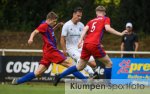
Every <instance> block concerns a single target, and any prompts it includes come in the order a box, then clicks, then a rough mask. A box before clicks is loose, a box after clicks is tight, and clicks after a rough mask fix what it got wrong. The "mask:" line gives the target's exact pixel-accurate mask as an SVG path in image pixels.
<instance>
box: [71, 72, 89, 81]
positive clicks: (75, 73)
mask: <svg viewBox="0 0 150 94" xmlns="http://www.w3.org/2000/svg"><path fill="white" fill-rule="evenodd" d="M72 74H73V75H74V76H75V77H77V78H78V79H87V78H86V77H85V76H84V75H83V74H82V73H81V72H79V71H77V72H74V73H72Z"/></svg>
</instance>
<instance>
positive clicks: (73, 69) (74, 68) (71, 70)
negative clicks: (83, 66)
mask: <svg viewBox="0 0 150 94" xmlns="http://www.w3.org/2000/svg"><path fill="white" fill-rule="evenodd" d="M77 71H78V70H77V68H76V66H71V67H69V68H68V69H67V70H65V71H64V72H62V73H61V74H60V76H59V78H60V79H61V78H63V77H65V76H67V75H69V74H72V73H74V72H77Z"/></svg>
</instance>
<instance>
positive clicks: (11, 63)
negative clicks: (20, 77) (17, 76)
mask: <svg viewBox="0 0 150 94" xmlns="http://www.w3.org/2000/svg"><path fill="white" fill-rule="evenodd" d="M13 64H14V62H13V61H10V62H9V63H7V66H6V71H7V72H8V73H12V72H13V70H11V69H10V67H11V66H12V65H13Z"/></svg>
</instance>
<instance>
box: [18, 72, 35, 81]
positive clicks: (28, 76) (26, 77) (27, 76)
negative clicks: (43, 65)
mask: <svg viewBox="0 0 150 94" xmlns="http://www.w3.org/2000/svg"><path fill="white" fill-rule="evenodd" d="M34 78H35V74H34V72H30V73H28V74H26V75H24V76H23V77H21V78H20V79H18V80H17V83H18V84H21V83H24V82H27V81H30V80H32V79H34Z"/></svg>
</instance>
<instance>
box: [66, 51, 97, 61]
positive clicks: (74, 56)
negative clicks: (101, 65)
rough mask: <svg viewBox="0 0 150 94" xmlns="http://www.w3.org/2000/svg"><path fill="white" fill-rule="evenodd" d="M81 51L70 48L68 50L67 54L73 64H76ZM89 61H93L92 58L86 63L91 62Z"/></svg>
mask: <svg viewBox="0 0 150 94" xmlns="http://www.w3.org/2000/svg"><path fill="white" fill-rule="evenodd" d="M81 50H82V49H78V48H72V49H68V50H67V53H68V54H69V56H70V57H71V58H72V59H73V60H74V61H75V62H77V63H78V61H79V60H80V56H81ZM91 61H95V59H94V57H93V56H91V57H90V59H89V61H88V62H91Z"/></svg>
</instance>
